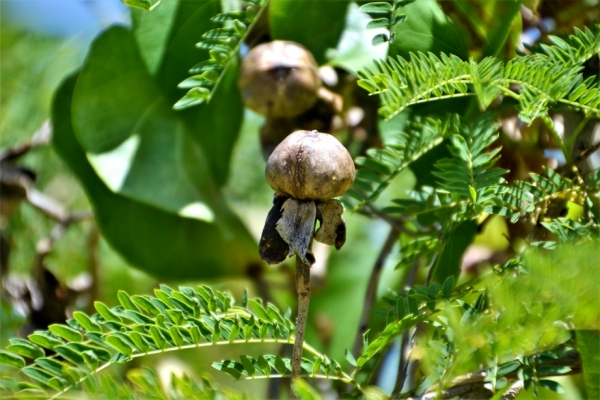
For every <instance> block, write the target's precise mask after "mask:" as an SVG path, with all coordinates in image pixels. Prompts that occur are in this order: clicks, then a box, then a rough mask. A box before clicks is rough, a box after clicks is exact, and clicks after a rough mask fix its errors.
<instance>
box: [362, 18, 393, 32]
mask: <svg viewBox="0 0 600 400" xmlns="http://www.w3.org/2000/svg"><path fill="white" fill-rule="evenodd" d="M389 24H390V20H389V19H387V18H376V19H374V20H372V21H369V23H368V24H367V29H378V28H387V27H388V25H389Z"/></svg>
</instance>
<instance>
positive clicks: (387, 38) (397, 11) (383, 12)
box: [360, 0, 415, 46]
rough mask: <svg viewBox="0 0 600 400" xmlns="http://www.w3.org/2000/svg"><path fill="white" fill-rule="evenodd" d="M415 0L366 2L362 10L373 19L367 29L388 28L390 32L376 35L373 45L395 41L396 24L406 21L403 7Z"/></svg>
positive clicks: (372, 41)
mask: <svg viewBox="0 0 600 400" xmlns="http://www.w3.org/2000/svg"><path fill="white" fill-rule="evenodd" d="M414 1H415V0H401V1H399V0H394V1H393V2H392V3H388V2H385V1H376V2H370V3H365V4H363V5H362V6H361V7H360V10H361V11H362V12H364V13H367V14H369V15H370V16H371V17H372V18H373V19H372V20H371V21H369V23H368V24H367V29H379V28H387V30H388V33H380V34H378V35H375V36H374V37H373V39H372V40H371V43H372V44H373V46H377V45H379V44H382V43H385V42H390V43H393V42H394V40H395V39H396V35H395V33H394V32H393V28H394V26H395V25H397V24H400V23H402V22H404V21H406V14H404V13H403V12H402V9H403V7H405V6H406V5H408V4H410V3H412V2H414Z"/></svg>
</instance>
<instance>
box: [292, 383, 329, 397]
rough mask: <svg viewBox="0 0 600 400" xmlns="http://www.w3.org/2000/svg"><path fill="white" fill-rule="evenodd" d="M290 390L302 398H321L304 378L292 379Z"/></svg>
mask: <svg viewBox="0 0 600 400" xmlns="http://www.w3.org/2000/svg"><path fill="white" fill-rule="evenodd" d="M292 390H293V391H294V393H296V394H297V395H298V398H300V399H302V400H321V399H322V397H321V395H320V394H319V392H317V391H316V390H315V389H314V388H313V387H312V386H310V385H309V384H308V383H307V382H306V381H305V380H304V379H302V378H296V379H294V380H293V381H292Z"/></svg>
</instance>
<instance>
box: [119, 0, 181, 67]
mask: <svg viewBox="0 0 600 400" xmlns="http://www.w3.org/2000/svg"><path fill="white" fill-rule="evenodd" d="M178 6H179V2H178V1H165V2H163V3H161V4H160V6H159V7H156V8H155V9H154V10H152V12H147V11H144V10H140V9H132V10H131V19H132V22H133V32H134V34H135V39H136V41H137V43H138V47H139V48H140V52H141V54H142V57H143V58H144V61H145V62H146V65H147V67H148V70H149V71H150V73H151V74H152V75H155V74H156V73H157V72H158V68H159V67H160V65H161V63H162V60H163V58H164V55H165V51H166V48H167V43H168V39H169V32H170V31H171V29H172V28H173V24H174V23H175V15H176V13H177V9H178Z"/></svg>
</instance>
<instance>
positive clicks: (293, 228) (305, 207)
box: [276, 198, 317, 265]
mask: <svg viewBox="0 0 600 400" xmlns="http://www.w3.org/2000/svg"><path fill="white" fill-rule="evenodd" d="M282 210H283V213H282V216H281V219H279V221H277V228H276V229H277V232H279V235H280V236H281V238H282V239H283V240H285V241H286V242H287V243H288V244H289V245H290V250H289V251H290V255H292V254H296V255H297V256H298V257H300V258H301V259H302V261H304V262H305V263H307V264H310V265H312V264H313V263H314V262H315V258H314V256H313V255H312V253H311V252H310V250H309V245H310V241H311V239H312V236H313V232H314V230H315V221H316V216H317V209H316V207H315V202H314V201H301V200H297V199H294V198H289V199H287V200H286V201H285V203H283V207H282Z"/></svg>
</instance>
